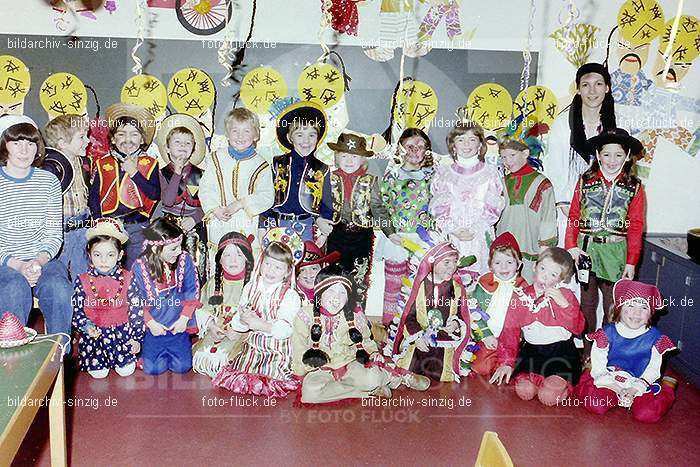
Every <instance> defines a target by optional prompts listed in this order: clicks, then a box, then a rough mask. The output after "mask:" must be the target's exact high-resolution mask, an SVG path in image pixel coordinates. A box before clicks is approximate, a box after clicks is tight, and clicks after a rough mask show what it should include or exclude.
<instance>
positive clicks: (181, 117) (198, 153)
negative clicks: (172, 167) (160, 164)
mask: <svg viewBox="0 0 700 467" xmlns="http://www.w3.org/2000/svg"><path fill="white" fill-rule="evenodd" d="M178 127H184V128H187V129H188V130H190V132H192V135H194V152H193V153H192V157H190V164H192V165H199V163H200V162H202V161H203V160H204V156H205V155H206V153H207V143H206V141H205V136H204V130H202V125H200V123H199V122H198V121H197V119H195V118H194V117H191V116H189V115H187V114H172V115H170V116H168V117H167V118H166V119H165V120H163V122H162V123H161V124H160V129H158V134H157V135H156V144H157V145H158V150H159V151H160V155H161V157H162V158H163V160H164V161H165V162H166V163H167V162H170V153H168V143H167V140H168V134H170V132H171V131H172V130H173V129H175V128H178Z"/></svg>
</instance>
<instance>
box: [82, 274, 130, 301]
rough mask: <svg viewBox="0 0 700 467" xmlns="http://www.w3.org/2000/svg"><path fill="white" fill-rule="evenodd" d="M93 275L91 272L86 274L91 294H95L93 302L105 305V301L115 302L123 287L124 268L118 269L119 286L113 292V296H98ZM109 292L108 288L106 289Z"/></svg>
mask: <svg viewBox="0 0 700 467" xmlns="http://www.w3.org/2000/svg"><path fill="white" fill-rule="evenodd" d="M92 278H93V276H92V274H88V281H89V283H90V290H91V291H92V294H93V295H94V296H95V302H96V303H99V304H101V305H106V304H107V303H110V302H112V301H114V302H116V301H117V300H118V299H119V297H120V296H121V293H122V290H123V289H124V270H123V269H122V270H120V271H119V288H118V289H117V293H115V294H114V297H113V298H102V297H100V294H98V293H97V287H95V282H94V281H93V279H92ZM107 292H108V293H109V290H107Z"/></svg>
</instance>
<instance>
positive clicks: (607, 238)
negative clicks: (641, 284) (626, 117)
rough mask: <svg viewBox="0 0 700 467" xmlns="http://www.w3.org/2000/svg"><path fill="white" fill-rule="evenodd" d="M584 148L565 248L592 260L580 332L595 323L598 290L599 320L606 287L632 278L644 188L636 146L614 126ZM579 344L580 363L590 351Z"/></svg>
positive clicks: (606, 302)
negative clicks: (584, 166) (588, 160)
mask: <svg viewBox="0 0 700 467" xmlns="http://www.w3.org/2000/svg"><path fill="white" fill-rule="evenodd" d="M586 147H587V152H588V153H589V154H591V155H595V156H596V159H595V161H594V162H593V165H592V166H591V169H590V170H589V171H588V172H586V173H585V174H584V175H583V177H581V180H580V182H579V184H578V186H577V187H576V192H575V193H574V198H573V200H572V202H571V210H570V211H569V223H568V226H567V230H566V248H567V249H568V250H569V253H571V256H573V258H574V260H575V261H576V262H577V263H578V260H579V257H580V256H581V255H587V256H589V257H590V259H591V262H592V267H591V273H590V277H589V280H588V286H587V287H582V290H581V309H582V310H583V313H584V315H585V316H586V332H593V331H594V330H595V329H596V326H597V316H596V310H597V307H598V290H599V289H600V291H601V292H602V295H603V310H604V316H603V323H607V322H608V316H607V314H608V313H609V312H610V309H611V307H612V303H613V301H612V286H613V284H614V283H615V282H616V281H617V280H619V279H633V278H634V273H635V267H636V265H637V262H638V261H639V257H640V254H641V249H642V232H643V230H644V205H645V195H644V187H643V186H642V183H641V182H640V181H639V179H638V178H637V177H635V176H634V175H633V173H632V168H633V166H634V156H636V155H639V154H640V153H641V152H642V144H641V143H640V142H639V141H638V140H637V139H636V138H633V137H631V136H629V135H628V134H627V132H626V131H625V130H622V129H615V130H612V131H608V132H605V133H602V134H601V135H599V136H596V137H594V138H591V139H590V140H589V141H588V142H587V144H586ZM590 349H591V344H590V342H584V353H583V358H584V361H585V359H586V358H587V357H588V355H589V354H590Z"/></svg>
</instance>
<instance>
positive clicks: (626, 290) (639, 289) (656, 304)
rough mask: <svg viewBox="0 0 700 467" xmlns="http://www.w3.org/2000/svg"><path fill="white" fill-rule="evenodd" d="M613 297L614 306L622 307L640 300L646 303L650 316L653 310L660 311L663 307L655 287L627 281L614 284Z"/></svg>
mask: <svg viewBox="0 0 700 467" xmlns="http://www.w3.org/2000/svg"><path fill="white" fill-rule="evenodd" d="M613 297H614V299H615V306H622V305H624V304H625V303H627V302H629V301H631V300H635V299H642V300H644V301H645V302H647V304H648V305H649V309H650V310H651V313H652V314H653V313H654V311H655V310H660V309H661V308H663V307H664V301H663V298H661V292H659V289H657V288H656V286H654V285H651V284H645V283H644V282H637V281H631V280H629V279H621V280H619V281H617V282H616V283H615V286H614V287H613Z"/></svg>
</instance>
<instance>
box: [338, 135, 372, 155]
mask: <svg viewBox="0 0 700 467" xmlns="http://www.w3.org/2000/svg"><path fill="white" fill-rule="evenodd" d="M328 147H329V148H331V149H332V150H333V151H337V152H345V153H348V154H355V155H358V156H363V157H372V156H374V153H373V152H372V151H368V150H367V140H366V139H365V138H364V137H362V136H360V135H355V134H352V133H341V134H340V136H338V142H336V143H328Z"/></svg>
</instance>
